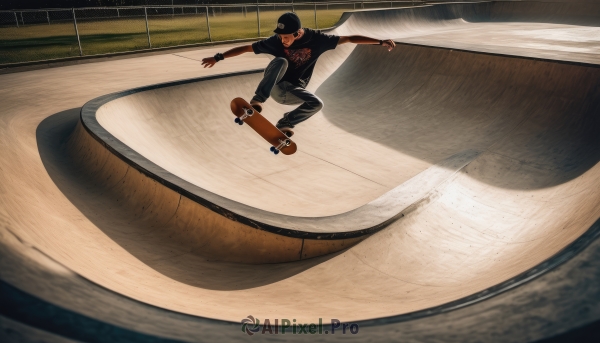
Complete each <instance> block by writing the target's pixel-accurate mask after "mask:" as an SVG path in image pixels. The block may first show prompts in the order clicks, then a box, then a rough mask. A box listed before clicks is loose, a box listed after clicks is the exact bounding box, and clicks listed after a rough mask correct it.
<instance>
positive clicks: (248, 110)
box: [235, 107, 254, 125]
mask: <svg viewBox="0 0 600 343" xmlns="http://www.w3.org/2000/svg"><path fill="white" fill-rule="evenodd" d="M242 109H243V110H244V114H242V116H241V117H238V118H235V122H236V123H238V124H240V125H243V124H244V119H246V118H248V117H252V115H253V114H254V110H253V109H251V108H246V107H243V108H242Z"/></svg>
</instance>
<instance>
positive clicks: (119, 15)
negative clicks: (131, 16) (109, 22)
mask: <svg viewBox="0 0 600 343" xmlns="http://www.w3.org/2000/svg"><path fill="white" fill-rule="evenodd" d="M120 17H121V13H119V8H118V7H117V18H120Z"/></svg>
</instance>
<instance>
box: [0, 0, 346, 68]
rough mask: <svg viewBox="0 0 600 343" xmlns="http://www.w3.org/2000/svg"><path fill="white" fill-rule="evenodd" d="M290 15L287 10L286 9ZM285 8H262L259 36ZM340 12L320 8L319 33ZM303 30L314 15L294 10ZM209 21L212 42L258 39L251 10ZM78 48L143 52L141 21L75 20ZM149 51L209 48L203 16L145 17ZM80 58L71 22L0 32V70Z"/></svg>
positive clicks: (1, 29)
mask: <svg viewBox="0 0 600 343" xmlns="http://www.w3.org/2000/svg"><path fill="white" fill-rule="evenodd" d="M290 9H291V8H290ZM290 9H288V8H283V7H282V8H277V9H276V10H267V9H263V8H262V7H261V11H260V28H261V30H260V34H261V36H263V37H268V36H270V35H272V34H273V29H274V28H275V23H276V20H277V18H278V17H279V16H280V15H281V14H282V13H284V12H286V11H289V10H290ZM344 11H345V10H344V9H331V10H325V9H323V10H322V9H321V8H319V10H318V12H317V24H318V27H319V28H327V27H331V26H333V25H334V24H335V23H336V22H337V21H338V20H339V18H340V16H341V14H342V13H343V12H344ZM296 13H298V15H299V16H300V18H301V20H302V22H303V24H304V26H305V27H312V28H314V27H315V18H314V11H313V10H312V9H310V8H306V9H298V8H297V9H296ZM215 14H216V15H215V16H212V15H211V16H210V17H209V20H210V28H211V37H212V40H213V41H223V40H231V39H242V38H255V37H257V35H258V27H257V21H256V8H251V7H249V8H248V12H247V13H246V14H245V15H244V13H243V12H242V11H241V9H240V8H237V10H235V11H234V10H230V12H229V13H227V12H223V13H221V12H215ZM77 24H78V29H79V35H80V39H81V47H82V50H83V54H84V55H96V54H106V53H114V52H122V51H133V50H139V49H147V48H148V38H147V34H146V23H145V20H144V18H120V19H114V20H109V19H107V20H82V19H80V20H78V23H77ZM148 26H149V29H150V38H151V43H152V47H153V48H156V47H168V46H177V45H184V44H194V43H202V42H208V41H209V39H208V30H207V25H206V16H205V14H204V13H200V14H198V15H193V14H192V15H185V16H181V15H180V16H175V17H171V16H169V15H166V16H150V17H149V19H148ZM74 56H79V47H78V45H77V38H76V36H75V29H74V26H73V23H72V22H68V21H67V22H60V23H52V24H51V25H47V24H38V25H25V26H21V27H19V28H17V27H0V64H8V63H18V62H28V61H40V60H48V59H57V58H66V57H74Z"/></svg>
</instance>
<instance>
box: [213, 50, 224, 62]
mask: <svg viewBox="0 0 600 343" xmlns="http://www.w3.org/2000/svg"><path fill="white" fill-rule="evenodd" d="M214 58H215V60H217V62H219V61H222V60H224V59H225V56H223V54H222V53H220V52H219V53H217V54H216V55H215V56H214Z"/></svg>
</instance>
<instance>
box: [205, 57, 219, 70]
mask: <svg viewBox="0 0 600 343" xmlns="http://www.w3.org/2000/svg"><path fill="white" fill-rule="evenodd" d="M216 63H217V60H216V59H215V58H214V57H207V58H203V59H202V65H203V66H204V68H206V67H208V68H212V66H214V65H215V64H216Z"/></svg>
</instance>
